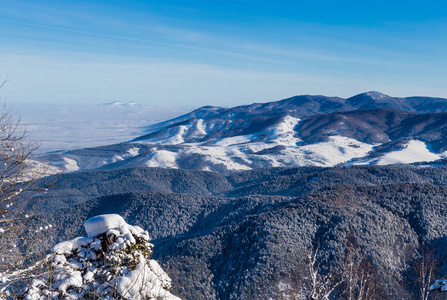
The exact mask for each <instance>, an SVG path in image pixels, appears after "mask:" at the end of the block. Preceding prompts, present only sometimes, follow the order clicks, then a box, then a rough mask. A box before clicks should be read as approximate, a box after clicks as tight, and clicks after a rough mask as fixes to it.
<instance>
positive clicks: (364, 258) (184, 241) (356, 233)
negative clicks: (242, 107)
mask: <svg viewBox="0 0 447 300" xmlns="http://www.w3.org/2000/svg"><path fill="white" fill-rule="evenodd" d="M446 175H447V168H446V167H438V168H433V167H420V166H367V167H350V168H316V167H303V168H278V169H275V168H273V169H261V170H255V171H247V172H236V173H232V174H230V175H228V176H223V175H218V174H215V173H210V172H193V171H179V170H164V169H148V168H140V169H138V168H137V169H120V170H111V171H94V172H87V173H78V174H76V173H73V174H68V175H64V176H61V177H59V178H58V179H57V182H58V183H63V182H64V181H65V180H66V177H65V176H69V178H70V180H68V181H67V182H70V183H71V184H69V185H65V186H64V185H62V186H61V187H60V190H59V191H57V190H55V191H51V192H48V195H49V196H51V197H50V199H51V201H50V202H48V203H47V204H48V205H47V206H46V209H45V210H46V211H48V209H49V211H48V212H47V213H44V214H45V222H47V223H50V224H53V226H54V227H55V228H56V229H55V232H54V235H53V236H52V238H51V239H52V240H51V242H55V241H57V240H63V239H68V238H72V237H74V236H77V235H81V234H82V233H83V232H82V230H83V229H82V221H83V220H85V219H87V218H89V217H92V216H94V215H98V214H104V213H119V214H120V215H121V216H123V217H124V218H125V219H126V221H127V222H129V223H132V224H136V225H139V226H141V227H143V228H145V229H147V230H148V232H149V234H150V236H151V238H152V242H153V243H154V245H155V246H156V247H155V249H156V251H155V252H154V258H155V259H157V260H158V261H159V262H160V263H161V265H162V267H163V269H165V270H166V271H167V273H168V274H169V276H170V277H171V278H172V280H173V287H172V291H173V293H174V294H177V295H179V296H180V297H182V298H184V299H253V298H256V299H259V298H265V299H268V298H269V297H270V298H273V299H281V297H286V296H287V295H289V296H290V297H292V296H293V295H295V296H296V295H298V294H299V292H301V291H302V289H303V286H304V285H305V283H306V278H307V277H308V274H307V273H308V269H309V268H308V266H309V260H308V254H309V253H315V252H316V254H317V255H316V259H317V261H318V266H320V267H319V269H318V270H317V272H318V274H320V275H321V276H323V275H328V277H327V280H328V285H330V284H333V285H336V284H337V282H336V280H337V278H342V277H343V278H345V277H346V276H347V275H346V274H342V273H343V270H344V269H346V266H345V265H346V264H347V263H348V261H349V260H351V261H354V260H355V261H356V262H359V265H362V266H363V265H365V267H364V269H365V270H368V272H369V276H373V275H374V274H376V275H377V274H380V276H377V277H374V278H375V279H374V282H375V283H377V286H376V287H375V288H374V289H375V291H376V292H377V293H378V294H380V295H383V297H385V298H387V299H419V298H418V293H419V292H418V285H417V283H415V282H417V278H416V277H417V276H416V275H415V272H414V271H413V270H414V268H417V267H418V259H419V258H420V254H421V246H422V245H423V246H424V247H426V248H430V249H431V248H433V249H434V250H435V252H436V254H437V255H438V258H437V261H438V263H439V268H438V271H437V273H436V274H437V275H439V276H440V277H441V276H442V275H444V274H445V272H446V271H447V265H445V264H444V263H443V261H446V259H447V248H446V247H445V246H446V245H447V244H446V240H445V234H444V233H445V232H446V230H447V228H446V227H447V225H446V223H445V212H446V211H447V203H446V202H445V199H446V197H447V187H446V186H447V180H446V179H447V177H445V176H446ZM71 190H78V191H79V192H78V193H77V194H74V193H71V194H70V191H71ZM130 190H132V191H130ZM64 195H66V196H64ZM67 199H68V200H67ZM72 199H75V201H73V200H72ZM71 201H73V204H70V202H71ZM61 203H63V204H64V205H65V208H63V209H60V207H61V206H60V205H61ZM353 249H354V250H353ZM349 253H356V255H357V256H356V257H355V258H353V256H352V255H350V254H349ZM360 262H361V264H360ZM366 266H368V267H366ZM306 274H307V275H306ZM329 275H330V276H329ZM376 275H374V276H376ZM345 291H346V283H343V284H338V285H336V289H335V290H334V292H333V294H332V295H334V297H343V296H342V295H343V293H344V292H345ZM335 295H337V296H335Z"/></svg>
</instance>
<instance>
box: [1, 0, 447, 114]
mask: <svg viewBox="0 0 447 300" xmlns="http://www.w3.org/2000/svg"><path fill="white" fill-rule="evenodd" d="M169 2H172V3H173V5H172V6H169V5H168V4H166V5H164V4H157V5H158V6H157V5H156V4H153V5H152V3H151V4H147V5H148V6H147V7H146V6H145V5H146V4H144V3H143V2H139V1H130V2H129V5H126V6H124V5H122V6H114V5H115V3H112V4H109V2H107V1H104V2H103V1H98V2H95V3H93V4H90V3H87V2H86V3H83V4H82V1H80V2H79V3H80V4H78V2H72V1H68V2H67V3H69V7H68V8H65V7H64V5H62V4H56V5H54V6H50V5H48V3H50V2H48V3H47V5H42V4H40V5H38V4H35V3H33V2H29V3H27V4H26V5H25V4H20V3H15V2H12V1H8V0H6V3H9V4H7V5H6V6H4V9H3V10H2V12H0V25H2V24H3V26H1V27H3V28H0V39H2V40H3V45H1V46H0V47H1V48H0V53H2V54H1V55H0V66H1V67H0V74H2V75H5V74H6V75H8V77H9V78H10V80H11V81H10V82H9V83H8V84H7V86H6V87H4V88H2V95H3V96H7V97H8V98H10V99H20V101H31V100H32V99H36V101H62V100H61V99H69V98H70V99H74V100H70V101H79V102H89V101H95V102H105V101H109V100H111V99H112V98H113V97H114V95H115V97H124V98H125V97H129V98H132V99H135V98H137V99H140V101H143V102H145V101H146V102H150V101H155V100H153V99H158V100H160V101H165V102H167V103H173V104H174V103H176V104H178V102H179V101H180V100H178V99H182V101H187V102H189V103H188V104H192V105H194V104H193V103H196V104H197V105H199V104H200V105H201V104H214V105H223V104H229V103H228V102H229V101H230V102H231V103H235V104H242V103H245V102H246V101H247V100H245V101H244V99H248V98H250V99H253V100H254V101H268V100H276V99H278V98H282V97H287V96H292V95H295V94H304V93H310V94H328V95H339V96H350V95H353V94H354V93H356V92H362V91H366V90H380V91H382V92H384V93H390V94H396V95H398V96H405V95H411V94H412V93H414V94H422V93H427V95H431V96H447V88H445V87H444V86H445V85H444V84H442V82H444V81H445V79H446V74H445V71H443V70H445V69H446V67H447V63H446V61H445V59H444V55H443V51H441V50H442V49H444V48H445V41H444V42H443V41H442V38H440V35H441V33H442V32H441V31H442V30H440V29H438V30H430V28H431V26H432V25H431V24H432V22H431V21H430V20H428V21H427V19H423V18H422V17H424V16H422V17H421V18H420V19H421V20H422V19H423V20H422V21H423V22H421V20H419V19H411V20H403V21H402V20H400V21H396V22H394V23H393V20H392V19H390V18H391V17H392V16H393V14H392V12H389V13H388V12H387V13H386V18H387V20H386V22H376V21H375V19H374V13H376V14H378V13H381V11H380V12H379V10H378V9H375V8H374V7H371V8H369V7H366V6H365V5H360V4H358V5H355V6H354V9H356V8H355V7H356V6H359V7H358V8H357V9H358V12H370V10H371V14H369V15H367V16H365V20H366V21H365V22H363V21H362V18H359V17H352V18H351V17H349V16H351V15H352V16H356V14H355V13H356V12H355V11H352V14H351V13H348V12H343V11H341V12H340V15H341V16H343V18H344V19H343V20H339V19H337V18H338V15H337V12H334V14H330V12H329V11H327V12H323V15H322V16H324V17H326V18H328V19H329V21H320V20H317V19H316V18H317V17H322V16H319V15H318V13H319V11H318V13H315V12H312V11H309V9H312V8H313V7H306V8H307V9H308V10H307V11H308V12H310V14H308V15H310V17H306V16H305V15H304V13H302V12H301V13H298V14H297V16H299V18H303V19H302V20H301V19H296V20H295V19H291V18H293V17H294V14H292V13H291V12H292V11H293V10H296V9H298V8H299V5H301V4H294V5H293V6H292V7H291V8H290V9H289V10H290V12H288V11H287V9H285V8H281V7H279V8H278V7H272V6H271V5H270V4H268V2H262V3H259V5H257V6H256V7H255V9H251V7H248V6H247V7H244V6H243V5H244V4H243V3H242V4H241V3H239V2H238V3H237V4H236V3H232V2H231V3H228V5H225V6H222V5H220V6H222V7H220V6H219V5H217V6H219V7H213V5H211V4H210V3H207V4H206V5H202V4H203V3H202V4H200V3H199V2H197V1H192V2H191V7H186V8H185V7H183V8H182V7H176V6H175V3H174V2H175V1H169ZM40 3H45V1H42V2H40ZM117 3H118V2H117ZM154 3H155V2H154ZM199 4H200V5H199ZM252 4H253V3H252ZM132 5H134V6H135V7H132ZM193 5H195V6H194V7H193ZM306 5H307V4H306ZM390 5H391V6H392V5H394V4H390ZM264 6H266V7H264ZM308 6H309V5H308ZM332 6H333V5H332ZM332 6H331V7H332ZM263 7H264V8H266V9H267V8H269V9H272V11H271V14H270V13H268V11H267V10H265V11H261V10H262V9H263ZM137 8H148V9H147V10H144V9H139V10H138V9H137ZM149 8H150V9H149ZM236 8H237V10H236ZM249 8H250V9H249ZM332 8H334V7H332ZM396 8H397V7H396ZM218 9H220V10H218ZM405 9H406V10H408V7H406V8H405ZM316 11H317V10H316ZM358 12H357V13H358ZM281 14H283V15H281ZM313 14H314V15H315V16H314V17H312V15H313ZM270 15H271V16H270ZM407 15H408V14H406V13H405V14H404V13H403V12H402V13H398V16H399V18H406V16H407ZM226 18H229V19H230V21H226ZM306 18H307V19H306ZM312 18H313V19H312ZM355 22H363V23H355ZM368 22H369V23H368ZM433 22H438V23H441V24H443V21H442V20H440V21H439V20H435V21H433ZM408 28H413V29H414V30H407V29H408ZM269 81H271V82H269ZM56 83H57V84H56ZM72 83H75V86H76V88H74V87H73V86H71V85H72ZM30 86H32V87H33V88H32V92H28V94H27V91H30V90H31V89H30ZM62 87H63V88H62ZM49 90H50V91H52V92H53V93H51V94H50V92H49ZM126 92H127V96H126ZM57 99H59V100H57ZM95 99H96V100H95ZM121 99H122V98H121ZM228 99H231V100H228ZM158 100H157V101H158ZM64 101H68V100H64ZM238 101H242V103H237V102H238Z"/></svg>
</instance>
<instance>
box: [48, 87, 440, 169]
mask: <svg viewBox="0 0 447 300" xmlns="http://www.w3.org/2000/svg"><path fill="white" fill-rule="evenodd" d="M446 112H447V99H442V98H429V97H407V98H398V97H391V96H388V95H385V94H381V93H379V92H366V93H362V94H358V95H356V96H353V97H351V98H348V99H343V98H339V97H326V96H318V95H317V96H310V95H303V96H295V97H291V98H287V99H283V100H280V101H275V102H267V103H254V104H250V105H242V106H237V107H233V108H222V107H215V106H204V107H202V108H198V109H196V110H194V111H192V112H190V113H188V114H185V115H182V116H179V117H177V118H174V119H171V120H167V121H164V122H161V123H158V124H155V125H153V126H150V127H149V128H146V129H147V133H146V134H144V135H142V136H140V137H138V138H136V139H134V140H131V141H129V142H125V143H122V144H116V145H110V146H105V147H98V148H93V149H80V150H73V151H65V152H61V153H55V154H52V155H47V156H45V157H44V159H46V160H48V161H50V164H52V165H53V166H56V167H59V168H60V169H61V170H64V168H65V171H73V170H74V171H76V170H94V169H103V168H121V167H129V166H148V167H164V168H179V169H194V170H205V171H214V172H220V173H226V172H229V171H232V170H249V169H256V168H263V167H290V166H306V165H314V166H326V167H331V166H335V165H339V164H345V165H349V164H390V163H413V162H421V161H435V160H438V159H441V158H443V157H447V138H446V134H447V133H446V130H447V126H446V122H445V120H447V115H446ZM399 151H400V152H402V153H400V152H399ZM401 154H403V155H401Z"/></svg>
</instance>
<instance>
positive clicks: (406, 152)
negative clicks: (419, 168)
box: [367, 140, 442, 165]
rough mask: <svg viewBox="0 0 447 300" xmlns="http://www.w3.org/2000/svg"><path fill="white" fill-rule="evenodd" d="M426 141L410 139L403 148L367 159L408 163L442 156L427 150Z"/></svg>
mask: <svg viewBox="0 0 447 300" xmlns="http://www.w3.org/2000/svg"><path fill="white" fill-rule="evenodd" d="M429 148H430V146H429V145H428V144H427V143H424V142H422V141H418V140H411V141H409V142H408V144H407V145H406V146H405V148H404V149H402V150H398V151H393V152H389V153H386V154H385V155H383V156H381V157H379V158H377V159H374V160H371V161H367V163H374V164H377V165H390V164H410V163H415V162H423V161H435V160H438V159H441V158H442V155H440V154H436V153H433V152H431V151H430V150H429Z"/></svg>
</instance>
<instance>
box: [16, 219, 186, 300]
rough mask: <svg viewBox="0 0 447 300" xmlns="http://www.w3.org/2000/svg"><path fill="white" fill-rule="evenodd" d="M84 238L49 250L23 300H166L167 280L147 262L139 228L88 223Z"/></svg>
mask: <svg viewBox="0 0 447 300" xmlns="http://www.w3.org/2000/svg"><path fill="white" fill-rule="evenodd" d="M84 227H85V229H86V232H87V234H88V237H87V238H85V237H78V238H75V239H73V240H71V241H65V242H62V243H59V244H57V245H55V246H54V247H53V248H52V251H53V253H52V254H51V255H48V256H47V257H46V259H45V262H44V263H43V264H41V268H46V270H45V271H46V272H42V274H43V275H41V276H39V277H38V278H35V279H34V280H33V281H32V282H31V284H30V286H29V287H28V288H27V290H26V292H25V293H24V295H23V298H24V299H33V300H34V299H109V300H112V299H132V300H140V299H166V300H176V299H179V298H178V297H176V296H174V295H172V294H171V293H170V292H169V289H170V287H171V279H170V278H169V277H168V275H167V274H166V273H165V272H164V271H163V270H162V268H161V267H160V265H159V264H158V263H157V262H156V261H155V260H152V259H150V257H151V255H152V247H153V245H152V244H151V243H150V242H149V235H148V233H147V231H144V230H143V229H142V228H140V227H138V226H132V225H129V224H127V223H126V222H125V221H124V219H123V218H122V217H121V216H119V215H116V214H109V215H100V216H96V217H93V218H91V219H89V220H87V221H86V222H85V223H84Z"/></svg>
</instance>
